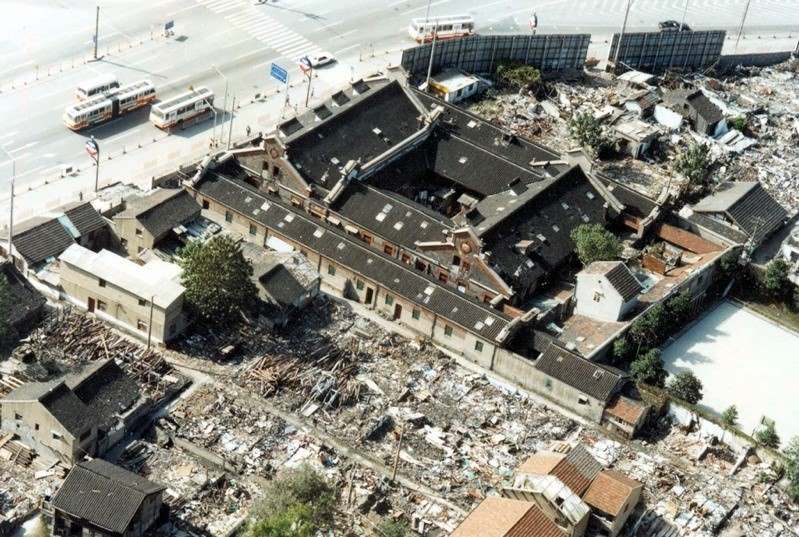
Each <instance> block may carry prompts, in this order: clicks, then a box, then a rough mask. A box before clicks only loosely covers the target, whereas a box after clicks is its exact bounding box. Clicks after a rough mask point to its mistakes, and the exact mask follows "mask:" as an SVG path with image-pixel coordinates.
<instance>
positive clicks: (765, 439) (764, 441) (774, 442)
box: [755, 421, 780, 449]
mask: <svg viewBox="0 0 799 537" xmlns="http://www.w3.org/2000/svg"><path fill="white" fill-rule="evenodd" d="M755 440H757V442H758V444H760V445H763V446H766V447H770V448H773V449H777V448H778V447H780V437H779V435H778V434H777V431H776V429H775V428H774V422H773V421H767V422H766V424H765V425H764V426H763V427H761V428H760V429H758V431H757V432H756V433H755Z"/></svg>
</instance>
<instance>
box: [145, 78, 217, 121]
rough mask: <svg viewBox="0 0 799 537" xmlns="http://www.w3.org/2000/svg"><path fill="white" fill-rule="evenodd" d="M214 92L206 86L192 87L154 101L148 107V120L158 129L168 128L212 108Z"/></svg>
mask: <svg viewBox="0 0 799 537" xmlns="http://www.w3.org/2000/svg"><path fill="white" fill-rule="evenodd" d="M213 106H214V92H213V91H211V90H210V89H208V88H206V87H199V88H193V89H191V90H189V91H187V92H185V93H181V94H180V95H176V96H175V97H172V98H171V99H166V100H165V101H161V102H159V103H156V104H154V105H153V106H152V108H150V121H152V123H153V125H155V126H156V127H158V128H159V129H170V128H172V127H175V126H176V125H180V124H181V123H183V122H185V121H188V120H190V119H192V118H195V117H197V116H200V115H202V114H204V113H206V112H208V111H210V110H212V109H213Z"/></svg>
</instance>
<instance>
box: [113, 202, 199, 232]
mask: <svg viewBox="0 0 799 537" xmlns="http://www.w3.org/2000/svg"><path fill="white" fill-rule="evenodd" d="M199 214H200V205H199V204H198V203H197V201H196V200H195V199H194V198H192V197H191V195H190V194H189V193H188V192H186V191H185V190H181V189H162V190H158V191H156V192H154V193H152V194H150V195H148V196H145V197H143V198H141V199H138V200H135V201H133V202H132V203H131V206H130V207H128V208H127V209H126V210H124V211H123V212H121V213H119V214H118V215H116V216H115V217H114V219H115V220H119V219H126V218H135V219H136V220H138V221H139V222H140V223H141V225H142V227H143V228H144V229H146V230H147V231H149V232H150V234H152V236H153V237H155V239H156V240H158V239H160V238H161V237H163V236H164V235H166V233H168V232H169V231H170V230H171V229H173V228H176V227H178V226H179V225H181V224H185V223H187V222H189V221H190V220H192V219H194V218H195V217H196V216H197V215H199Z"/></svg>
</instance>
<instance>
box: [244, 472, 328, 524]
mask: <svg viewBox="0 0 799 537" xmlns="http://www.w3.org/2000/svg"><path fill="white" fill-rule="evenodd" d="M297 505H301V506H304V507H306V508H307V509H308V514H309V517H310V520H311V522H312V523H313V528H314V529H319V528H323V527H325V526H327V525H329V524H330V523H331V522H332V520H333V512H334V509H335V505H336V491H335V489H333V487H332V486H331V485H330V484H329V483H328V482H327V480H326V479H325V477H324V476H323V475H321V474H319V473H318V472H316V471H315V470H314V469H313V468H311V467H310V466H301V467H299V468H297V469H294V470H291V471H289V472H286V473H285V474H283V475H281V476H279V477H277V478H275V479H273V480H272V481H270V482H269V485H268V486H267V487H266V488H265V490H264V494H263V500H261V501H260V502H259V503H258V504H257V505H256V506H255V507H254V508H253V511H252V516H253V518H254V519H255V520H272V519H273V518H274V517H277V516H278V515H281V514H283V513H286V512H288V511H290V510H291V508H292V507H294V506H297Z"/></svg>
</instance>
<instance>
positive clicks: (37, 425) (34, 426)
mask: <svg viewBox="0 0 799 537" xmlns="http://www.w3.org/2000/svg"><path fill="white" fill-rule="evenodd" d="M33 430H34V431H38V430H39V424H38V423H34V424H33Z"/></svg>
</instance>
